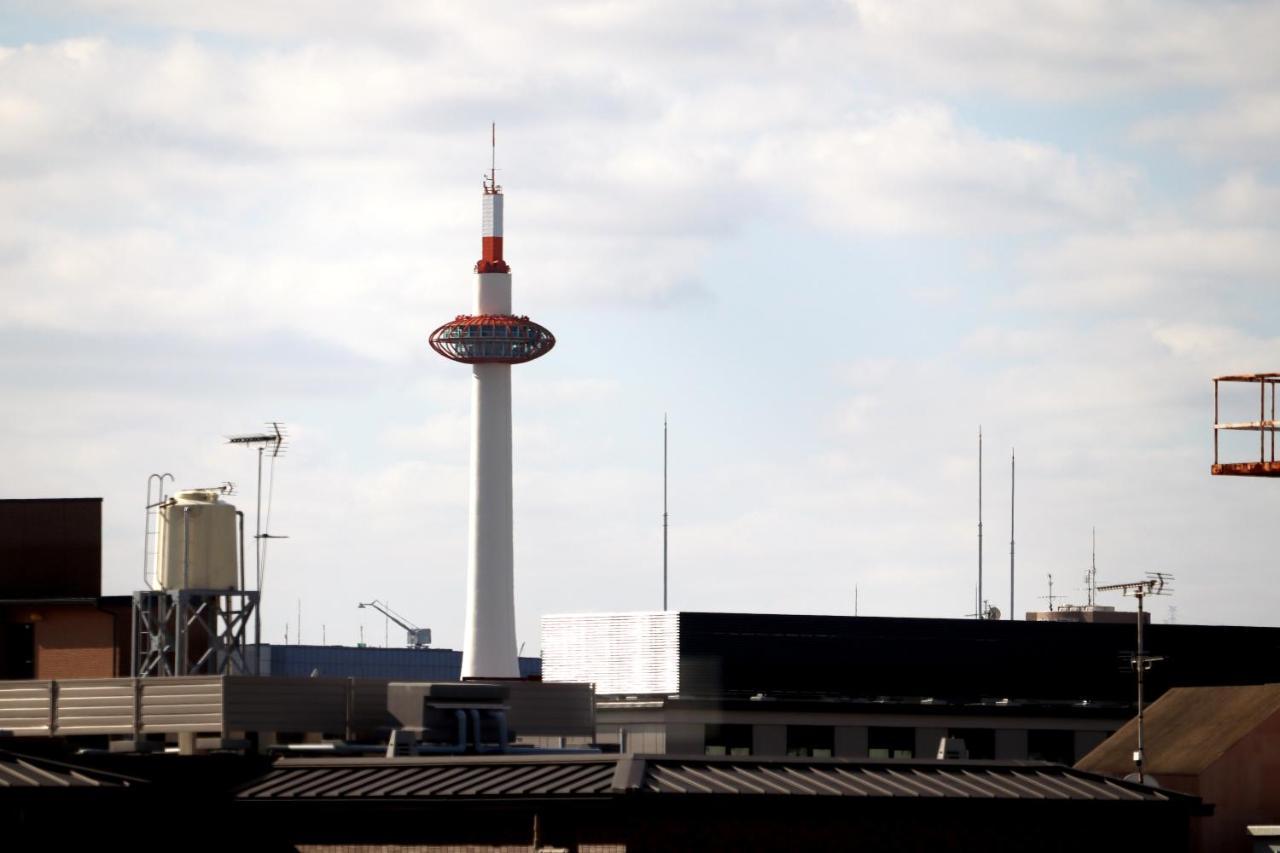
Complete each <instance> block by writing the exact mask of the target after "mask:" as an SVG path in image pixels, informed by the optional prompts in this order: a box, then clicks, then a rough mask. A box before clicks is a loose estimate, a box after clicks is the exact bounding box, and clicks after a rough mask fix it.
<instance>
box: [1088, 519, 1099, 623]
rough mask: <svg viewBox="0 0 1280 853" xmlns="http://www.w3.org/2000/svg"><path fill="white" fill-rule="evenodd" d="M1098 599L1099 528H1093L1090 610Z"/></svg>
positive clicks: (1090, 566)
mask: <svg viewBox="0 0 1280 853" xmlns="http://www.w3.org/2000/svg"><path fill="white" fill-rule="evenodd" d="M1097 598H1098V528H1096V527H1095V528H1093V547H1092V548H1091V551H1090V556H1089V608H1090V609H1092V608H1093V607H1094V605H1095V603H1096V602H1097Z"/></svg>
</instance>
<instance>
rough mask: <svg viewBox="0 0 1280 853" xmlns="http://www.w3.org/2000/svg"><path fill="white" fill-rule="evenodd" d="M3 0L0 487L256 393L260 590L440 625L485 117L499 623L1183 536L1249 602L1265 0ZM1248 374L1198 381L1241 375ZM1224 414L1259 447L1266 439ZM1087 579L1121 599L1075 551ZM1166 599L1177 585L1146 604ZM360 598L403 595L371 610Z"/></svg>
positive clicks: (1270, 261) (158, 436)
mask: <svg viewBox="0 0 1280 853" xmlns="http://www.w3.org/2000/svg"><path fill="white" fill-rule="evenodd" d="M300 8H301V6H299V5H297V4H283V3H281V4H270V3H263V2H257V0H255V1H254V2H249V0H245V2H239V0H223V2H216V3H209V2H186V0H179V1H178V2H145V0H86V2H67V3H61V4H56V5H55V4H48V3H44V2H23V0H7V2H3V3H0V293H3V299H4V301H3V305H4V311H3V313H2V314H0V393H3V401H4V403H3V406H2V407H0V446H3V448H4V451H5V452H4V474H3V477H0V497H41V496H73V495H92V496H102V497H104V498H105V504H104V539H105V541H104V574H105V578H104V585H105V589H106V591H107V592H109V593H126V592H129V591H130V590H132V589H134V588H136V587H137V586H138V585H139V583H140V578H141V569H142V566H141V564H142V523H143V508H142V505H143V497H144V486H145V482H146V477H147V475H148V474H149V473H151V472H159V471H171V472H173V473H174V474H175V475H176V477H177V481H178V485H179V486H188V487H189V486H202V485H208V484H213V483H218V482H221V481H223V480H232V481H235V482H236V483H237V484H238V485H239V494H238V496H237V497H236V498H234V499H233V500H235V501H236V502H238V503H239V504H240V505H241V506H244V507H251V506H252V503H253V499H254V486H253V481H254V471H255V469H254V460H253V455H252V454H251V453H249V452H247V451H244V450H238V449H236V448H232V447H228V446H226V445H225V444H224V443H223V439H224V437H225V436H226V435H229V434H233V433H237V432H244V431H249V430H254V429H256V428H258V427H259V426H260V425H262V424H263V422H265V421H268V420H273V419H279V420H283V421H284V422H286V423H287V424H288V426H289V429H290V432H291V435H292V441H291V445H290V448H289V453H288V455H287V456H286V457H285V458H283V459H282V460H281V461H280V463H279V464H278V466H277V467H276V471H275V481H274V501H273V511H272V517H271V530H272V532H273V533H277V534H281V535H287V536H289V537H290V538H289V539H288V540H282V541H280V542H278V543H275V544H274V545H273V546H272V548H271V552H270V554H269V556H268V568H267V590H266V591H267V595H268V596H269V597H268V599H267V603H266V607H265V614H266V619H265V622H264V627H265V630H266V638H267V639H269V640H272V641H279V640H281V639H282V638H283V635H284V630H285V625H286V620H288V621H289V622H290V629H289V630H290V637H291V639H295V638H296V637H297V625H296V610H297V606H298V602H299V600H301V603H302V607H303V626H302V629H303V641H304V642H319V641H320V640H321V638H322V632H323V637H324V639H326V640H327V641H328V642H330V643H336V642H342V643H352V642H355V641H356V640H357V639H358V638H359V632H360V630H361V626H362V625H363V627H364V629H365V631H366V633H367V639H369V640H370V641H371V642H381V641H382V637H383V631H384V625H383V622H382V620H380V619H376V618H371V617H369V616H366V615H365V614H367V613H368V611H367V610H366V611H358V610H357V609H356V603H357V602H358V601H361V600H367V599H370V598H380V599H384V600H388V601H390V602H391V604H392V606H394V607H395V608H396V609H397V610H400V611H402V612H404V613H405V614H407V615H408V616H410V617H411V618H412V619H414V620H415V621H417V622H418V623H419V624H422V625H424V626H430V627H432V628H433V629H434V630H435V634H436V643H437V644H438V645H443V646H453V647H457V646H458V645H459V644H460V641H461V633H462V631H461V629H462V614H463V607H464V597H465V591H464V575H465V562H466V541H465V534H466V503H467V461H468V441H469V427H468V424H469V417H470V412H469V407H470V396H469V387H468V385H469V378H468V371H467V369H466V368H465V367H462V366H460V365H456V364H452V363H450V362H447V361H445V360H444V359H441V358H440V357H438V356H436V355H434V354H433V353H432V352H431V351H430V350H429V348H428V347H427V343H426V338H427V335H428V334H429V332H430V331H431V330H432V329H433V328H434V327H436V326H437V325H439V324H440V323H442V322H444V321H445V320H448V319H450V318H452V317H453V316H454V315H455V314H457V313H460V312H463V311H466V310H468V309H469V307H470V300H471V294H472V288H473V283H472V278H471V267H472V264H473V263H474V262H475V259H476V258H477V257H478V251H479V217H480V178H481V173H482V172H483V170H484V169H485V167H486V166H487V165H488V159H489V151H488V142H489V123H490V121H496V122H497V124H498V161H499V166H500V169H501V171H500V172H499V177H500V180H501V182H502V183H503V184H504V186H505V188H506V192H507V240H506V249H507V251H506V254H507V257H508V260H509V261H510V262H511V265H512V269H513V272H514V274H515V301H516V308H517V310H518V311H520V312H522V313H528V314H530V315H531V316H532V317H534V318H535V319H536V320H538V321H539V322H541V323H543V324H544V325H546V326H547V327H549V328H550V329H552V330H553V331H554V332H555V333H556V336H557V338H558V341H559V343H558V345H557V346H556V349H555V351H554V352H552V353H551V354H550V355H549V356H548V357H546V358H544V359H542V360H540V361H537V362H535V363H533V364H529V365H526V366H523V367H520V368H517V369H516V376H515V391H514V394H515V411H514V420H515V453H516V463H515V464H516V473H515V488H516V531H515V534H516V574H517V590H516V598H517V602H516V604H517V611H518V632H519V636H520V639H521V641H523V642H525V643H527V646H526V649H525V651H526V653H534V652H536V651H537V649H538V645H539V642H538V619H539V616H540V615H541V614H544V613H554V612H568V611H580V610H629V609H653V608H657V607H658V606H660V603H661V542H662V534H661V495H662V477H661V471H662V467H661V466H662V419H663V413H664V412H666V413H668V414H669V417H670V422H671V457H670V458H671V477H670V502H671V604H672V606H673V607H675V608H681V609H714V610H750V611H766V612H767V611H776V612H799V613H809V612H812V613H837V614H843V613H852V612H853V610H854V598H855V587H856V589H857V591H858V598H859V601H860V605H859V607H860V612H861V613H862V614H864V615H903V616H962V615H964V614H966V613H969V612H971V610H972V606H973V599H974V585H975V583H976V574H977V541H976V532H977V531H976V523H977V508H976V497H977V473H978V472H977V459H976V450H977V432H978V426H979V424H981V425H982V427H983V430H984V434H985V437H986V441H985V448H986V466H985V474H986V479H985V484H986V492H985V497H986V519H985V520H986V526H985V531H986V549H985V557H986V567H987V582H986V591H987V593H988V597H989V598H990V599H991V600H992V602H993V603H995V604H997V605H999V606H1000V607H1001V608H1002V609H1004V610H1006V611H1007V610H1008V601H1009V582H1008V571H1009V533H1010V530H1009V506H1008V503H1009V476H1008V458H1009V453H1010V450H1011V448H1013V447H1015V446H1016V449H1017V460H1018V463H1017V464H1018V481H1017V495H1018V501H1017V536H1016V538H1017V558H1018V559H1017V569H1018V581H1017V589H1016V593H1017V595H1016V610H1017V611H1018V612H1019V613H1021V612H1022V611H1025V610H1028V609H1032V608H1036V609H1040V608H1042V607H1043V606H1044V602H1043V601H1042V600H1041V599H1040V598H1039V596H1043V595H1045V594H1046V592H1047V575H1048V574H1049V573H1052V574H1053V577H1054V590H1055V592H1056V593H1060V594H1065V595H1067V596H1068V598H1070V599H1072V600H1076V601H1079V600H1081V599H1082V598H1083V592H1082V589H1083V577H1082V576H1083V572H1084V570H1085V568H1086V567H1087V566H1088V563H1089V539H1090V530H1091V528H1092V527H1093V526H1096V527H1097V529H1098V566H1099V579H1100V581H1101V582H1104V583H1105V582H1114V581H1123V580H1129V579H1136V578H1141V577H1142V576H1143V574H1144V573H1145V572H1147V571H1149V570H1161V571H1167V572H1172V573H1173V574H1174V575H1175V576H1176V578H1177V581H1176V584H1175V587H1176V592H1175V594H1174V596H1173V597H1172V598H1171V599H1167V600H1164V601H1162V602H1160V603H1159V604H1158V605H1157V606H1156V618H1157V619H1160V620H1163V619H1168V618H1174V619H1176V620H1177V621H1179V622H1204V623H1240V624H1260V625H1280V615H1278V614H1277V610H1276V607H1275V602H1276V598H1275V595H1274V589H1275V583H1276V580H1275V578H1276V573H1277V568H1280V567H1278V566H1277V564H1276V549H1275V541H1276V540H1275V536H1276V529H1275V523H1276V522H1275V519H1276V513H1277V510H1278V509H1280V491H1277V489H1280V486H1277V485H1276V484H1275V483H1270V482H1265V481H1256V482H1255V481H1251V480H1246V479H1232V478H1213V477H1211V476H1210V475H1209V470H1208V469H1209V465H1210V463H1211V461H1212V430H1211V428H1210V425H1211V423H1212V415H1213V411H1212V404H1213V394H1212V383H1211V381H1210V380H1211V378H1212V377H1213V376H1214V375H1218V374H1224V373H1230V372H1257V371H1264V370H1277V369H1280V336H1278V335H1280V332H1278V331H1277V323H1276V321H1277V318H1278V317H1280V154H1277V152H1280V60H1277V58H1276V52H1275V43H1274V42H1275V39H1274V36H1275V34H1276V33H1277V32H1280V5H1278V4H1276V3H1244V2H1241V3H1225V4H1217V5H1215V4H1207V3H1184V2H1176V0H1163V2H1154V0H1152V2H1141V0H1137V2H1119V3H1117V2H1113V0H1107V2H1103V0H1097V1H1096V2H1093V1H1092V0H1071V1H1070V2H1048V3H1022V2H998V0H992V2H973V3H964V4H953V3H939V4H925V3H914V2H906V1H905V0H885V2H879V0H849V2H834V0H833V1H832V2H820V1H815V2H809V3H799V2H797V3H782V2H764V0H758V1H757V2H741V3H725V2H703V3H688V2H673V0H655V1H654V2H639V0H629V2H599V3H585V2H541V3H492V4H484V3H482V4H475V3H468V4H459V3H444V2H441V3H428V2H421V0H404V1H403V2H381V3H379V2H371V3H359V4H357V3H341V2H334V1H333V0H331V1H330V2H315V3H309V4H305V8H306V9H307V12H306V14H305V15H304V14H302V13H301V12H300V11H299V9H300ZM1251 399H1252V398H1250V397H1249V396H1248V395H1247V394H1241V395H1239V396H1238V397H1230V398H1228V401H1227V402H1228V403H1230V404H1231V405H1233V406H1239V408H1238V409H1234V410H1232V412H1234V413H1237V414H1239V417H1240V419H1244V418H1246V417H1247V416H1248V414H1249V412H1250V406H1249V401H1250V400H1251ZM1231 448H1232V450H1233V452H1236V451H1238V452H1239V454H1240V455H1241V456H1242V457H1243V456H1247V455H1248V454H1249V453H1251V452H1254V453H1256V449H1254V447H1253V446H1252V445H1247V444H1244V443H1240V444H1236V443H1233V444H1232V445H1231ZM1104 602H1109V603H1113V604H1121V603H1123V602H1121V601H1119V600H1116V601H1112V600H1110V599H1105V598H1104ZM1170 604H1172V605H1174V606H1175V607H1176V612H1174V613H1170V612H1169V611H1168V606H1169V605H1170ZM391 636H392V642H393V643H394V642H395V641H396V639H395V638H396V634H395V632H393V633H392V635H391Z"/></svg>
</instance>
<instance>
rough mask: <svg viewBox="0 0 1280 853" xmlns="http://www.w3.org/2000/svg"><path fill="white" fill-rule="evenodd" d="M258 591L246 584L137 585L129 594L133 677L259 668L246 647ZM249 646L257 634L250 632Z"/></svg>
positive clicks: (239, 672) (245, 671) (228, 672)
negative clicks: (232, 586)
mask: <svg viewBox="0 0 1280 853" xmlns="http://www.w3.org/2000/svg"><path fill="white" fill-rule="evenodd" d="M257 610H258V593H257V592H256V591H249V590H227V589H172V590H140V591H138V592H135V593H134V594H133V666H132V674H133V675H134V677H138V678H145V677H149V676H174V675H249V674H253V675H256V674H258V657H257V654H256V653H255V654H254V655H253V656H252V657H251V656H250V655H249V654H248V652H247V646H248V634H249V626H250V624H251V623H250V620H251V619H252V618H253V616H254V614H256V613H257ZM254 634H255V636H254V646H255V648H257V646H258V645H259V643H258V640H259V638H258V637H257V636H256V634H257V632H256V631H255V632H254Z"/></svg>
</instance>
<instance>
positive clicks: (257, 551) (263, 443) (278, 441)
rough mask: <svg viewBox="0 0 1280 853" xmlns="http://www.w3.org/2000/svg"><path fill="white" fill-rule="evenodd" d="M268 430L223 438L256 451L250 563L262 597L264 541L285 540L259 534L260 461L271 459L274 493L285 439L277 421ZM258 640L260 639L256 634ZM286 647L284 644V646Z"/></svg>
mask: <svg viewBox="0 0 1280 853" xmlns="http://www.w3.org/2000/svg"><path fill="white" fill-rule="evenodd" d="M267 425H268V426H269V427H271V429H270V431H268V432H260V433H251V434H248V435H232V436H228V437H227V444H238V445H240V446H241V447H248V448H256V449H257V451H258V509H257V513H256V515H255V517H254V522H253V523H254V533H253V544H254V549H253V550H254V563H255V572H256V574H257V590H258V593H259V594H261V593H262V570H263V562H264V561H265V558H266V540H267V539H287V538H288V537H287V536H272V535H271V534H269V533H263V532H262V458H263V456H264V455H267V454H269V455H270V457H271V480H270V484H269V486H268V489H269V490H274V487H275V481H276V459H278V458H279V457H281V456H283V455H284V445H285V439H286V437H287V435H288V434H287V432H286V430H285V427H284V424H283V423H281V422H280V421H271V422H269V423H268V424H267ZM270 519H271V499H270V497H268V498H267V521H268V525H267V526H268V527H269V526H270ZM253 618H254V630H255V632H256V631H259V630H260V629H261V627H262V616H261V607H258V608H255V609H254V616H253ZM258 636H261V634H260V633H259V634H258ZM286 645H287V643H286Z"/></svg>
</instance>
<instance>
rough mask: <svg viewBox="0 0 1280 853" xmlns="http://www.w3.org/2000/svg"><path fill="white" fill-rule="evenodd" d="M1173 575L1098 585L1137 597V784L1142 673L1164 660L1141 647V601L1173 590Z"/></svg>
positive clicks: (1141, 751) (1103, 589) (1140, 778)
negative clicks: (1171, 583)
mask: <svg viewBox="0 0 1280 853" xmlns="http://www.w3.org/2000/svg"><path fill="white" fill-rule="evenodd" d="M1172 580H1173V575H1170V574H1166V573H1164V572H1147V579H1146V580H1143V581H1133V582H1131V583H1113V584H1107V585H1106V586H1100V587H1098V591H1099V592H1119V593H1121V594H1122V595H1131V596H1133V597H1134V598H1136V599H1138V653H1137V654H1135V655H1134V656H1133V658H1132V665H1133V671H1134V672H1135V673H1137V676H1138V748H1137V749H1136V750H1134V753H1133V763H1134V764H1135V765H1136V766H1137V768H1138V784H1142V781H1143V775H1142V762H1143V758H1144V746H1143V707H1142V675H1143V673H1145V672H1146V671H1147V670H1149V669H1151V665H1152V664H1154V663H1156V662H1157V661H1162V660H1164V658H1163V657H1161V656H1158V655H1148V654H1146V653H1145V652H1144V651H1143V648H1142V623H1143V621H1144V615H1143V609H1142V602H1143V600H1144V599H1146V597H1147V596H1148V595H1168V594H1169V593H1171V592H1173V588H1172V587H1171V586H1170V585H1169V583H1170V581H1172Z"/></svg>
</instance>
